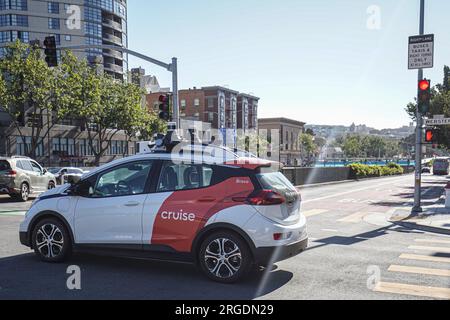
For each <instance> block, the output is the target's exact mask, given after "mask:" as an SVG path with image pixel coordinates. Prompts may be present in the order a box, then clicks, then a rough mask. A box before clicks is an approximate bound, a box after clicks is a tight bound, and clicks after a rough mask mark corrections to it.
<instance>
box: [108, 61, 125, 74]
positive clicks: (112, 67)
mask: <svg viewBox="0 0 450 320" xmlns="http://www.w3.org/2000/svg"><path fill="white" fill-rule="evenodd" d="M103 66H104V68H105V71H111V72H115V73H120V74H123V67H121V66H118V65H116V64H112V63H105V64H103Z"/></svg>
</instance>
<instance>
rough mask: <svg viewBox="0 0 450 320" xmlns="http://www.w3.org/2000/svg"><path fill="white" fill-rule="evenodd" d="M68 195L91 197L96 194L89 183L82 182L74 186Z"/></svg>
mask: <svg viewBox="0 0 450 320" xmlns="http://www.w3.org/2000/svg"><path fill="white" fill-rule="evenodd" d="M68 193H69V195H73V196H80V197H90V196H92V195H93V194H94V188H93V187H92V185H91V183H90V182H89V181H80V182H79V183H78V184H75V185H72V187H71V188H70V189H69V191H68Z"/></svg>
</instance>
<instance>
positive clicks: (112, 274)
mask: <svg viewBox="0 0 450 320" xmlns="http://www.w3.org/2000/svg"><path fill="white" fill-rule="evenodd" d="M413 179H414V177H413V176H411V175H408V176H403V177H393V178H384V179H377V180H368V181H361V182H352V183H344V184H338V185H330V186H321V187H315V188H309V189H304V190H303V192H302V194H303V200H304V204H303V210H304V212H305V214H306V215H307V217H308V228H309V234H310V237H311V240H312V241H311V243H310V247H309V249H308V250H307V251H306V252H304V253H303V254H301V255H299V256H297V257H294V258H292V259H290V260H287V261H284V262H281V263H278V264H277V265H276V266H274V268H273V269H272V270H270V271H265V272H264V271H261V272H253V273H252V274H251V275H250V276H249V278H248V280H246V281H245V282H243V283H240V284H236V285H221V284H217V283H214V282H210V281H209V280H206V279H205V278H204V277H203V276H202V275H201V274H200V273H199V272H198V271H197V270H196V269H195V268H194V267H193V266H191V265H186V264H175V263H167V262H157V261H143V260H127V259H117V258H105V257H93V256H87V255H76V256H74V257H73V258H72V259H71V260H70V261H69V263H64V264H56V265H52V264H45V263H41V262H38V261H37V259H36V258H35V256H34V254H33V253H31V252H30V251H29V250H28V249H27V248H24V247H22V246H21V245H20V244H19V241H18V225H19V223H20V221H21V219H22V217H21V216H20V215H21V213H20V211H21V210H26V206H27V205H29V204H18V203H11V202H10V201H9V199H8V200H6V198H0V299H171V300H177V299H194V300H196V299H217V300H227V299H394V300H395V299H450V237H449V236H446V235H443V234H437V233H427V232H424V231H421V230H411V229H408V228H405V227H402V226H400V225H396V224H392V223H390V222H387V220H386V217H388V216H389V215H390V213H392V212H393V211H394V210H395V208H398V207H403V208H406V207H407V206H410V202H411V198H412V192H413V190H412V188H411V185H412V184H413ZM443 183H444V180H443V179H442V178H437V177H431V176H428V177H426V178H425V181H424V193H425V197H424V202H425V204H427V203H431V202H433V201H434V199H435V198H436V197H438V196H439V193H440V192H441V188H440V187H441V186H442V184H443ZM69 265H77V266H79V267H80V268H81V290H68V289H67V287H66V281H67V279H68V277H69V275H68V274H67V273H66V271H67V267H68V266H69Z"/></svg>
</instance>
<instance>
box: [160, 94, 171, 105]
mask: <svg viewBox="0 0 450 320" xmlns="http://www.w3.org/2000/svg"><path fill="white" fill-rule="evenodd" d="M168 101H169V97H168V96H166V95H160V96H159V102H161V103H166V102H168Z"/></svg>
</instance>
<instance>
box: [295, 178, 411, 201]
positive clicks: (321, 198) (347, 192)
mask: <svg viewBox="0 0 450 320" xmlns="http://www.w3.org/2000/svg"><path fill="white" fill-rule="evenodd" d="M406 178H408V179H410V178H411V177H410V176H408V177H404V178H403V179H401V180H406ZM392 183H393V181H390V182H388V183H386V182H385V183H381V184H377V185H373V186H370V187H365V188H359V189H354V190H351V191H346V192H340V193H335V194H332V195H329V196H325V197H320V198H316V199H310V200H305V201H303V203H310V202H316V201H321V200H326V199H332V198H336V197H340V196H344V195H347V194H352V193H355V192H359V191H365V190H371V189H372V190H373V189H374V188H376V187H380V186H386V185H390V184H392Z"/></svg>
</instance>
